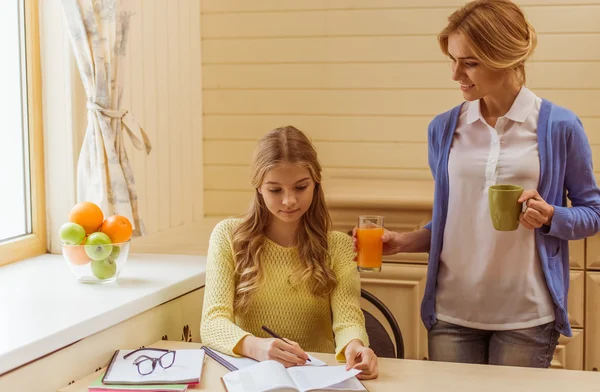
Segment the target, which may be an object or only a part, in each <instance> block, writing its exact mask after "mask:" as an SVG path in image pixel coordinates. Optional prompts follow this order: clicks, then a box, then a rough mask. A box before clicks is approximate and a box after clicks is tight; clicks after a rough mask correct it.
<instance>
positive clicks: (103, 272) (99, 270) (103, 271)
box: [90, 258, 117, 279]
mask: <svg viewBox="0 0 600 392" xmlns="http://www.w3.org/2000/svg"><path fill="white" fill-rule="evenodd" d="M90 265H91V267H92V273H93V274H94V276H95V277H96V278H98V279H109V278H112V277H113V276H115V274H116V273H117V263H116V262H114V261H113V260H111V259H110V258H108V259H105V260H92V263H91V264H90Z"/></svg>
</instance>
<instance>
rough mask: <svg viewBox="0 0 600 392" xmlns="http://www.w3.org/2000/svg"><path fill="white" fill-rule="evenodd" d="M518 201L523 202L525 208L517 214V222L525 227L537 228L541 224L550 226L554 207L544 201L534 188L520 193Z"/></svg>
mask: <svg viewBox="0 0 600 392" xmlns="http://www.w3.org/2000/svg"><path fill="white" fill-rule="evenodd" d="M519 203H525V205H526V206H527V209H526V210H525V212H521V214H520V215H519V223H521V224H522V225H523V227H525V228H526V229H529V230H533V229H539V228H540V227H542V226H543V225H546V226H550V224H551V223H552V217H553V216H554V207H553V206H551V205H550V204H548V203H546V201H545V200H544V199H542V197H541V196H540V194H539V193H538V191H536V190H535V189H530V190H526V191H524V192H523V193H522V194H521V197H520V198H519Z"/></svg>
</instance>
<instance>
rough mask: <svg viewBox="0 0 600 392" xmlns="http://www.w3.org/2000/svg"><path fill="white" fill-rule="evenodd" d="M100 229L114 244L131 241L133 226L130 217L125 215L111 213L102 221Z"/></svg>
mask: <svg viewBox="0 0 600 392" xmlns="http://www.w3.org/2000/svg"><path fill="white" fill-rule="evenodd" d="M100 231H101V232H103V233H104V234H106V235H107V236H108V237H109V238H110V240H111V241H112V243H113V244H118V243H119V242H127V241H129V239H130V238H131V234H132V233H133V228H132V227H131V222H129V219H127V218H126V217H124V216H123V215H111V216H109V217H108V218H106V220H105V221H104V222H102V226H100Z"/></svg>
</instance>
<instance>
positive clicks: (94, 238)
mask: <svg viewBox="0 0 600 392" xmlns="http://www.w3.org/2000/svg"><path fill="white" fill-rule="evenodd" d="M112 250H113V246H112V245H111V241H110V238H109V237H108V236H107V235H106V234H104V233H102V232H99V231H97V232H95V233H92V234H90V235H89V236H88V238H87V240H86V241H85V253H87V255H88V257H89V258H90V259H92V260H104V259H106V258H107V257H108V255H110V252H112Z"/></svg>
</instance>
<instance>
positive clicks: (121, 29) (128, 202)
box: [62, 0, 152, 236]
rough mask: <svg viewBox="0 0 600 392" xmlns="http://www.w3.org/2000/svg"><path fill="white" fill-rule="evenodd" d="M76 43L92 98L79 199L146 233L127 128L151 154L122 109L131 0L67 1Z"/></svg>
mask: <svg viewBox="0 0 600 392" xmlns="http://www.w3.org/2000/svg"><path fill="white" fill-rule="evenodd" d="M62 5H63V11H64V15H65V19H66V21H67V25H68V30H69V35H70V38H71V45H72V47H73V52H74V54H75V58H76V60H77V67H78V69H79V74H80V76H81V80H82V82H83V85H84V87H85V92H86V96H87V99H88V101H87V110H88V113H87V120H88V123H87V129H86V133H85V138H84V141H83V146H82V148H81V153H80V155H79V162H78V164H77V200H78V201H84V200H85V201H91V202H94V203H96V204H98V205H99V206H100V208H101V209H102V211H103V212H104V215H105V216H109V215H113V214H119V215H124V216H126V217H127V218H129V220H130V221H131V223H132V224H133V226H134V235H137V236H139V235H143V234H144V225H143V222H142V220H141V218H140V216H139V211H138V197H137V193H136V190H135V180H134V178H133V171H132V169H131V164H130V163H129V159H128V158H127V153H126V151H125V145H124V135H125V132H126V133H127V135H129V137H130V138H131V141H132V142H133V145H134V146H135V148H137V149H138V150H143V151H145V152H146V154H149V153H150V150H151V148H152V147H151V146H150V141H149V140H148V137H147V136H146V133H145V132H144V130H143V129H142V128H141V127H140V126H139V125H138V123H137V122H136V120H135V119H134V118H133V116H132V114H131V113H130V112H128V111H127V110H126V109H124V108H123V107H122V102H121V97H122V93H123V64H124V62H123V59H124V57H125V55H126V53H125V52H126V47H127V45H126V43H127V35H128V33H129V25H130V24H129V22H130V19H131V16H132V13H131V11H130V10H129V8H128V2H127V1H126V0H62Z"/></svg>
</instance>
